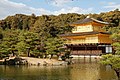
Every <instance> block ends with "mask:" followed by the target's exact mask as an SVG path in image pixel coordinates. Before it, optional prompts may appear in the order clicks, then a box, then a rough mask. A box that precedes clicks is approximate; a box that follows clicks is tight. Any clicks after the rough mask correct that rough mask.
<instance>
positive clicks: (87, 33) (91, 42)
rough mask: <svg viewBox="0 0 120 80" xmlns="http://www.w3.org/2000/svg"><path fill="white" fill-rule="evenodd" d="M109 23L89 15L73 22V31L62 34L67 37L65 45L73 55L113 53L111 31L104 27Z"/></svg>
mask: <svg viewBox="0 0 120 80" xmlns="http://www.w3.org/2000/svg"><path fill="white" fill-rule="evenodd" d="M108 24H109V23H107V22H103V21H99V20H97V19H94V18H90V17H89V16H87V18H85V19H84V20H82V21H77V22H74V23H72V24H71V26H73V29H72V33H70V34H62V35H61V36H62V37H63V38H65V39H66V43H65V45H66V46H67V48H68V49H70V50H71V54H72V55H101V54H106V53H112V46H111V43H112V40H111V39H110V38H109V37H110V33H108V32H106V31H105V30H104V29H103V27H105V26H106V25H108Z"/></svg>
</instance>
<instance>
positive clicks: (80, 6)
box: [0, 0, 120, 19]
mask: <svg viewBox="0 0 120 80" xmlns="http://www.w3.org/2000/svg"><path fill="white" fill-rule="evenodd" d="M117 8H118V9H119V10H120V0H0V19H4V18H6V17H7V16H9V15H15V14H26V15H31V14H32V13H34V14H35V15H37V16H40V15H43V14H45V15H51V14H52V15H59V14H62V13H64V14H66V13H78V14H89V13H101V12H107V11H111V10H115V9H117Z"/></svg>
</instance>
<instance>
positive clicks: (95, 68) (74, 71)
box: [0, 58, 117, 80]
mask: <svg viewBox="0 0 120 80" xmlns="http://www.w3.org/2000/svg"><path fill="white" fill-rule="evenodd" d="M73 61H74V64H72V65H68V66H19V65H17V66H4V65H0V80H117V78H116V74H115V72H114V71H113V70H112V69H111V67H110V66H103V65H100V64H99V63H98V61H97V60H96V59H93V60H87V59H81V58H77V59H73Z"/></svg>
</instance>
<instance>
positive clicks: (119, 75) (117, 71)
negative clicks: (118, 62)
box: [114, 69, 120, 80]
mask: <svg viewBox="0 0 120 80" xmlns="http://www.w3.org/2000/svg"><path fill="white" fill-rule="evenodd" d="M114 70H115V72H116V74H117V77H118V80H120V70H119V69H118V70H116V69H114Z"/></svg>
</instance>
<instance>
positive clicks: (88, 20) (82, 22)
mask: <svg viewBox="0 0 120 80" xmlns="http://www.w3.org/2000/svg"><path fill="white" fill-rule="evenodd" d="M88 22H97V23H100V24H105V25H107V24H109V23H108V22H103V21H99V20H97V19H94V18H90V17H89V16H87V17H86V18H85V19H83V20H82V21H81V20H79V21H77V22H74V23H72V24H84V23H88Z"/></svg>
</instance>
